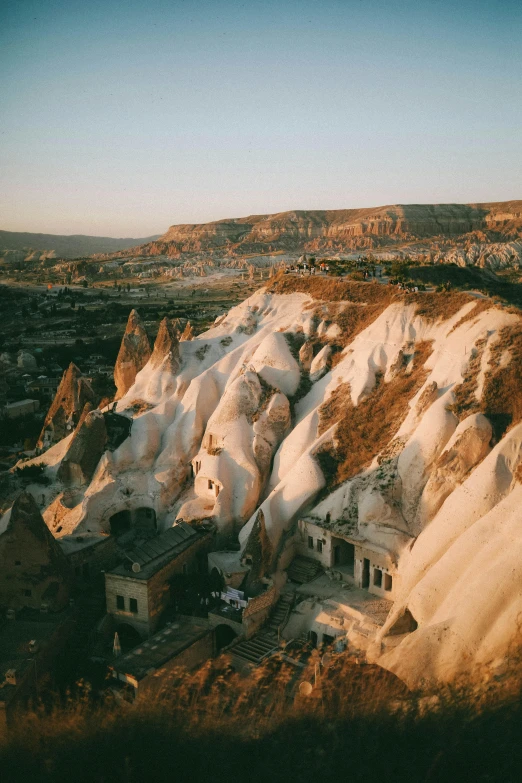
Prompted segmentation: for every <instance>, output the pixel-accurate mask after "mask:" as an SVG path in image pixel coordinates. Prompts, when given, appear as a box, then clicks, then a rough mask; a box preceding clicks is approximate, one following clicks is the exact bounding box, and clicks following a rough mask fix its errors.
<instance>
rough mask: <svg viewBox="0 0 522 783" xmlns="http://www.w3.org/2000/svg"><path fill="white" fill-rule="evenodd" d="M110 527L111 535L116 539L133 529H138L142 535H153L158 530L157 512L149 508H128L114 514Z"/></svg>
mask: <svg viewBox="0 0 522 783" xmlns="http://www.w3.org/2000/svg"><path fill="white" fill-rule="evenodd" d="M109 525H110V531H111V535H113V536H116V537H118V536H122V535H123V534H124V533H127V532H128V531H129V530H131V529H136V530H137V531H138V532H139V533H142V534H149V535H151V534H152V535H153V534H154V533H156V530H157V522H156V512H155V511H154V509H153V508H149V507H147V506H141V507H140V508H133V509H128V508H126V509H123V510H122V511H117V512H116V514H113V515H112V516H111V517H110V519H109Z"/></svg>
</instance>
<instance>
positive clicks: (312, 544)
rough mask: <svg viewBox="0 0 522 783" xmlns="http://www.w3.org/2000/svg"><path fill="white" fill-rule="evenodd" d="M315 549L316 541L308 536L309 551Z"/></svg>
mask: <svg viewBox="0 0 522 783" xmlns="http://www.w3.org/2000/svg"><path fill="white" fill-rule="evenodd" d="M313 548H314V539H313V538H312V536H308V549H313Z"/></svg>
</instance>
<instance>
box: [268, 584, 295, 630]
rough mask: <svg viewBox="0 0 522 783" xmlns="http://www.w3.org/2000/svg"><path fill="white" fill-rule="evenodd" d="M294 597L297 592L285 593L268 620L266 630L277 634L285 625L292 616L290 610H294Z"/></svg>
mask: <svg viewBox="0 0 522 783" xmlns="http://www.w3.org/2000/svg"><path fill="white" fill-rule="evenodd" d="M294 599H295V593H283V595H282V596H281V597H280V598H279V601H278V602H277V603H276V605H275V607H274V609H273V611H272V614H271V615H270V617H269V618H268V620H267V622H266V625H265V631H266V632H267V633H269V634H274V635H275V636H277V635H278V632H279V631H281V630H282V629H283V628H284V627H285V625H286V623H287V622H288V618H289V617H290V612H291V611H292V606H293V603H294Z"/></svg>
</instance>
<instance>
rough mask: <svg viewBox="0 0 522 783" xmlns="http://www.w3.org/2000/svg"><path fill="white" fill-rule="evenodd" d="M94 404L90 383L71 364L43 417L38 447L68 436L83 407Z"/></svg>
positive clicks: (76, 422) (93, 394) (94, 396)
mask: <svg viewBox="0 0 522 783" xmlns="http://www.w3.org/2000/svg"><path fill="white" fill-rule="evenodd" d="M88 402H90V403H92V404H93V405H95V404H96V395H95V393H94V391H93V390H92V387H91V384H90V382H89V381H88V380H87V378H84V377H83V375H82V374H81V372H80V370H79V369H78V367H77V366H76V365H75V364H73V363H72V362H71V364H70V365H69V367H68V368H67V370H66V371H65V372H64V374H63V378H62V380H61V382H60V385H59V386H58V390H57V392H56V395H55V398H54V400H53V402H52V404H51V407H50V408H49V411H48V413H47V416H46V417H45V421H44V426H43V429H42V432H41V433H40V438H39V440H38V444H37V445H38V446H39V447H40V448H41V447H42V446H51V445H52V444H53V443H57V442H58V441H59V440H61V439H62V438H65V436H66V435H69V434H70V433H71V432H72V431H73V430H74V428H75V427H76V425H77V424H78V422H79V420H80V416H81V414H82V411H83V409H84V408H85V405H86V404H87V403H88Z"/></svg>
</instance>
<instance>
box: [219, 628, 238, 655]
mask: <svg viewBox="0 0 522 783" xmlns="http://www.w3.org/2000/svg"><path fill="white" fill-rule="evenodd" d="M214 634H215V636H214V638H215V641H216V652H220V650H222V649H223V647H227V646H228V645H229V644H231V643H232V642H233V641H234V639H235V638H236V637H237V633H236V632H235V631H234V629H233V628H231V627H230V625H225V624H224V623H222V624H221V625H216V628H215V631H214Z"/></svg>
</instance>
